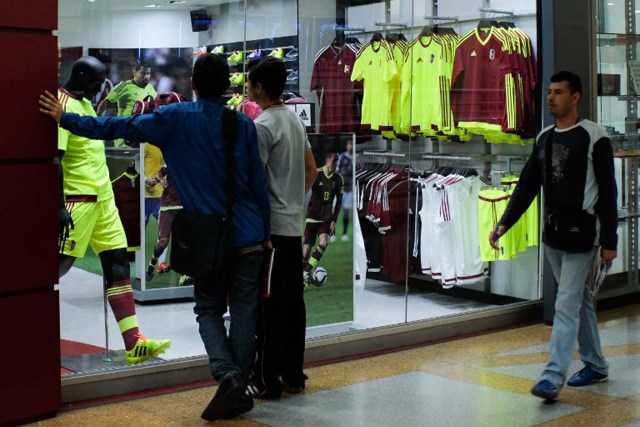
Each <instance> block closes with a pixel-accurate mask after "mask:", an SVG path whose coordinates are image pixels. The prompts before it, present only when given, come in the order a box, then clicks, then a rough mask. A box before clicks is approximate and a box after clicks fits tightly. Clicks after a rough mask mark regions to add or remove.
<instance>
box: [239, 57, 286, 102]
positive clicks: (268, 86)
mask: <svg viewBox="0 0 640 427" xmlns="http://www.w3.org/2000/svg"><path fill="white" fill-rule="evenodd" d="M248 65H249V66H248V68H249V80H251V83H252V84H253V85H257V84H258V83H260V84H261V85H262V87H263V88H264V90H265V92H267V95H269V98H271V99H277V98H280V95H282V91H283V90H284V86H285V85H286V84H287V67H285V65H284V63H283V62H282V61H281V60H279V59H277V58H274V57H273V56H266V57H264V58H261V59H258V60H256V61H251V62H250V63H249V64H248Z"/></svg>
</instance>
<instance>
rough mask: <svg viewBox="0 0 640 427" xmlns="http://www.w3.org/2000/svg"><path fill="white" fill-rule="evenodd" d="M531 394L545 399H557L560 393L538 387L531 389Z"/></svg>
mask: <svg viewBox="0 0 640 427" xmlns="http://www.w3.org/2000/svg"><path fill="white" fill-rule="evenodd" d="M531 394H533V395H534V396H536V397H539V398H541V399H544V400H556V399H557V398H558V393H555V394H549V393H544V392H542V391H539V390H536V389H531Z"/></svg>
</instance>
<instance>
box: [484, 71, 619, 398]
mask: <svg viewBox="0 0 640 427" xmlns="http://www.w3.org/2000/svg"><path fill="white" fill-rule="evenodd" d="M581 97H582V83H581V81H580V78H579V77H578V76H577V75H575V74H573V73H571V72H567V71H563V72H560V73H557V74H555V75H553V76H552V77H551V84H550V86H549V92H548V96H547V105H548V109H549V113H550V114H551V115H552V116H554V117H555V119H556V124H555V125H554V126H549V127H548V128H546V129H544V130H542V132H540V134H539V135H538V138H537V140H536V144H535V146H534V149H533V153H532V155H531V157H530V158H529V161H528V162H527V164H526V166H525V168H524V169H523V170H522V174H521V176H520V180H519V184H518V186H517V187H516V189H515V191H514V193H513V195H512V197H511V200H510V202H509V206H508V207H507V209H506V211H505V213H504V215H503V216H502V218H501V219H500V221H498V226H497V228H496V230H495V231H494V232H493V233H491V235H490V236H489V241H490V243H491V245H492V246H494V247H496V240H497V239H498V238H499V237H500V236H501V235H503V234H504V233H505V232H506V231H507V230H509V228H510V227H511V226H512V225H513V224H515V223H516V221H517V220H518V218H520V216H521V215H522V214H523V213H524V212H525V211H526V209H527V208H528V207H529V205H530V204H531V202H532V201H533V200H534V198H535V196H536V195H537V194H538V191H539V190H540V187H541V186H543V187H544V194H545V202H544V232H543V237H542V240H543V242H544V244H545V254H546V256H547V258H548V260H549V263H550V265H551V270H552V272H553V275H554V277H555V278H556V280H557V282H558V295H557V297H556V305H555V310H556V312H555V317H554V319H553V331H552V334H551V349H550V353H551V355H550V356H551V357H550V360H549V363H548V364H547V366H546V368H545V370H544V372H543V373H542V376H541V377H540V381H539V382H538V383H537V384H536V385H535V386H534V387H533V388H532V389H531V393H532V394H534V395H535V396H538V397H541V398H543V399H555V398H556V397H557V396H558V393H559V392H560V389H561V388H562V386H563V385H564V382H565V379H566V374H567V370H568V368H569V364H570V363H571V360H572V357H573V350H574V348H575V343H576V338H577V339H578V344H579V348H580V359H581V360H582V362H583V363H584V365H585V366H584V368H583V369H581V370H580V371H579V372H577V373H575V374H574V375H573V376H572V377H571V378H570V379H569V381H568V382H567V385H569V386H573V387H581V386H586V385H589V384H593V383H597V382H604V381H607V380H608V379H609V377H608V363H607V361H606V360H605V359H604V356H603V355H602V348H601V345H600V337H599V334H598V324H597V319H596V315H595V310H594V308H593V302H592V300H591V295H590V293H589V290H588V288H587V286H586V284H585V283H586V279H587V275H588V272H589V270H590V268H591V265H592V264H593V262H594V258H595V256H596V254H597V252H598V249H600V255H601V258H602V262H603V263H607V262H610V261H612V260H613V259H614V258H615V257H616V256H617V244H618V235H617V228H618V209H617V186H616V181H615V170H614V165H613V149H612V147H611V141H610V140H609V136H608V135H607V133H606V131H605V130H604V129H603V128H602V127H601V126H599V125H597V124H596V123H594V122H592V121H590V120H584V119H581V118H580V115H579V114H578V103H579V102H580V98H581Z"/></svg>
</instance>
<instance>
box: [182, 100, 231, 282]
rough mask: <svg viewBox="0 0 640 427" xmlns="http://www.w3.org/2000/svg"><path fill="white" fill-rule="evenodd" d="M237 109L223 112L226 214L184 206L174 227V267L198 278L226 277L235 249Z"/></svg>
mask: <svg viewBox="0 0 640 427" xmlns="http://www.w3.org/2000/svg"><path fill="white" fill-rule="evenodd" d="M236 133H237V132H236V113H235V112H233V111H231V110H227V109H226V108H225V110H224V111H223V115H222V136H223V140H224V141H225V143H226V145H227V182H226V192H227V203H226V212H225V215H224V216H220V215H214V214H193V213H187V212H185V211H184V209H182V210H181V211H180V212H179V213H178V214H176V216H175V218H174V220H173V226H172V229H171V257H170V260H171V268H172V269H173V270H175V271H177V272H178V273H180V274H186V275H187V276H191V277H193V278H195V279H198V278H224V277H226V274H227V271H228V269H229V264H230V260H231V254H232V251H233V235H234V229H233V200H234V194H233V183H234V175H235V166H236V165H235V161H234V154H233V153H234V148H235V140H236Z"/></svg>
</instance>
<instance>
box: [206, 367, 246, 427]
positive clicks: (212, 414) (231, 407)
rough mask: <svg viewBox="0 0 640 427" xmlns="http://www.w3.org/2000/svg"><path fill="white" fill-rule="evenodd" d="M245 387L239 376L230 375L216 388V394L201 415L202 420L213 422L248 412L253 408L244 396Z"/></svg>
mask: <svg viewBox="0 0 640 427" xmlns="http://www.w3.org/2000/svg"><path fill="white" fill-rule="evenodd" d="M246 387H247V385H246V383H245V382H244V381H242V378H240V375H239V374H232V375H231V376H229V377H228V378H226V379H225V380H224V381H223V382H222V383H221V384H220V385H219V386H218V390H217V391H216V394H215V395H214V396H213V399H211V402H209V405H207V408H206V409H205V410H204V412H203V413H202V415H201V417H202V419H204V420H207V421H213V420H219V419H221V418H233V417H237V416H238V415H241V414H244V413H245V412H249V411H250V410H251V409H252V408H253V399H252V398H251V396H247V395H246V394H245V389H246Z"/></svg>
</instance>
